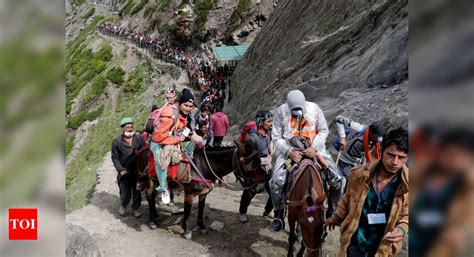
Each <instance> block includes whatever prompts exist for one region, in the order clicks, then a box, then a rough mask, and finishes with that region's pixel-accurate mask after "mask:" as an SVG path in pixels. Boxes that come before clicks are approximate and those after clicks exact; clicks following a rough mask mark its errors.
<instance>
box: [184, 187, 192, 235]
mask: <svg viewBox="0 0 474 257" xmlns="http://www.w3.org/2000/svg"><path fill="white" fill-rule="evenodd" d="M193 197H194V196H193V195H192V194H190V193H185V194H184V216H183V223H182V224H181V227H182V228H183V236H184V238H186V239H191V237H192V231H191V230H190V229H189V224H188V220H189V215H190V214H191V208H192V207H193Z"/></svg>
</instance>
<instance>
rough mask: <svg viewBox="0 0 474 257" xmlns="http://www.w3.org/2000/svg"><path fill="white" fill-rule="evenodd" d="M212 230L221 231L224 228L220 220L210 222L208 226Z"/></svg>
mask: <svg viewBox="0 0 474 257" xmlns="http://www.w3.org/2000/svg"><path fill="white" fill-rule="evenodd" d="M209 228H211V229H212V230H215V231H222V230H223V229H224V223H222V222H220V221H214V222H212V224H211V225H210V226H209Z"/></svg>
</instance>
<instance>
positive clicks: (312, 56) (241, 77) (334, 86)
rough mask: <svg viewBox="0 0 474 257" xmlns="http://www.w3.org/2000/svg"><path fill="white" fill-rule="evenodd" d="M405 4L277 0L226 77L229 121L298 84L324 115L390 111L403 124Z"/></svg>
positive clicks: (364, 116) (274, 102) (367, 118)
mask: <svg viewBox="0 0 474 257" xmlns="http://www.w3.org/2000/svg"><path fill="white" fill-rule="evenodd" d="M407 8H408V7H407V1H394V0H383V1H360V0H356V1H352V0H350V1H349V0H336V1H325V0H315V1H291V0H283V1H280V2H279V3H278V6H277V8H276V9H275V10H274V11H273V13H272V15H271V16H270V18H269V20H268V21H267V22H266V23H265V25H264V27H263V28H262V30H261V32H260V33H259V34H258V36H257V37H256V39H255V42H254V43H253V44H252V46H251V47H250V49H249V50H248V52H247V53H246V55H245V57H244V59H243V60H242V62H241V63H240V64H239V65H238V66H237V69H236V71H235V73H234V75H233V77H232V88H231V90H232V96H233V99H232V100H233V103H232V106H233V108H230V110H235V111H234V112H232V115H231V116H232V117H233V121H234V123H240V122H241V121H242V120H246V119H247V118H248V117H250V116H253V112H254V111H255V110H256V109H258V108H261V107H266V108H275V107H277V106H278V105H280V104H281V103H283V102H284V101H285V97H286V93H287V92H288V91H289V90H291V89H300V90H302V91H303V92H304V93H305V95H306V96H307V100H311V101H315V102H317V103H318V104H320V105H321V107H322V109H323V111H325V112H326V116H327V119H328V122H329V121H331V120H332V118H334V116H335V115H337V114H339V113H342V114H344V115H346V116H349V117H352V118H354V119H357V120H360V121H362V122H371V121H373V120H375V119H379V118H384V117H385V118H391V116H393V115H394V114H396V115H399V116H401V117H398V118H397V119H396V120H397V121H396V122H395V123H397V124H399V123H404V124H406V117H407V116H406V115H407V110H408V107H407V105H408V102H407V92H408V83H407V80H408V58H407V41H408V17H407ZM249 96H251V97H249ZM253 96H258V97H257V98H258V100H257V99H256V97H253Z"/></svg>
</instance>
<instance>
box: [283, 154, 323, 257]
mask: <svg viewBox="0 0 474 257" xmlns="http://www.w3.org/2000/svg"><path fill="white" fill-rule="evenodd" d="M316 165H317V164H315V162H314V161H313V160H310V159H303V160H302V161H301V162H300V163H299V168H298V171H297V172H296V173H295V174H293V175H290V176H289V179H288V184H287V203H288V223H289V226H290V235H289V238H288V243H289V245H288V256H293V244H294V243H295V240H296V234H295V225H296V222H298V223H299V225H300V226H301V233H302V235H303V240H302V241H301V249H300V251H299V252H298V254H297V256H303V253H304V251H305V249H306V250H308V256H310V257H313V256H320V250H321V246H322V243H323V234H324V233H325V232H324V229H323V225H324V216H323V215H324V206H323V203H324V200H325V199H326V194H325V192H324V191H325V190H324V183H323V179H322V178H321V175H320V173H319V170H320V168H319V167H318V166H316Z"/></svg>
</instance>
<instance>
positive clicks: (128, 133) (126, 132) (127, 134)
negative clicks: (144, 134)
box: [123, 131, 135, 137]
mask: <svg viewBox="0 0 474 257" xmlns="http://www.w3.org/2000/svg"><path fill="white" fill-rule="evenodd" d="M123 134H124V136H125V137H132V136H133V134H135V131H125V132H124V133H123Z"/></svg>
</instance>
